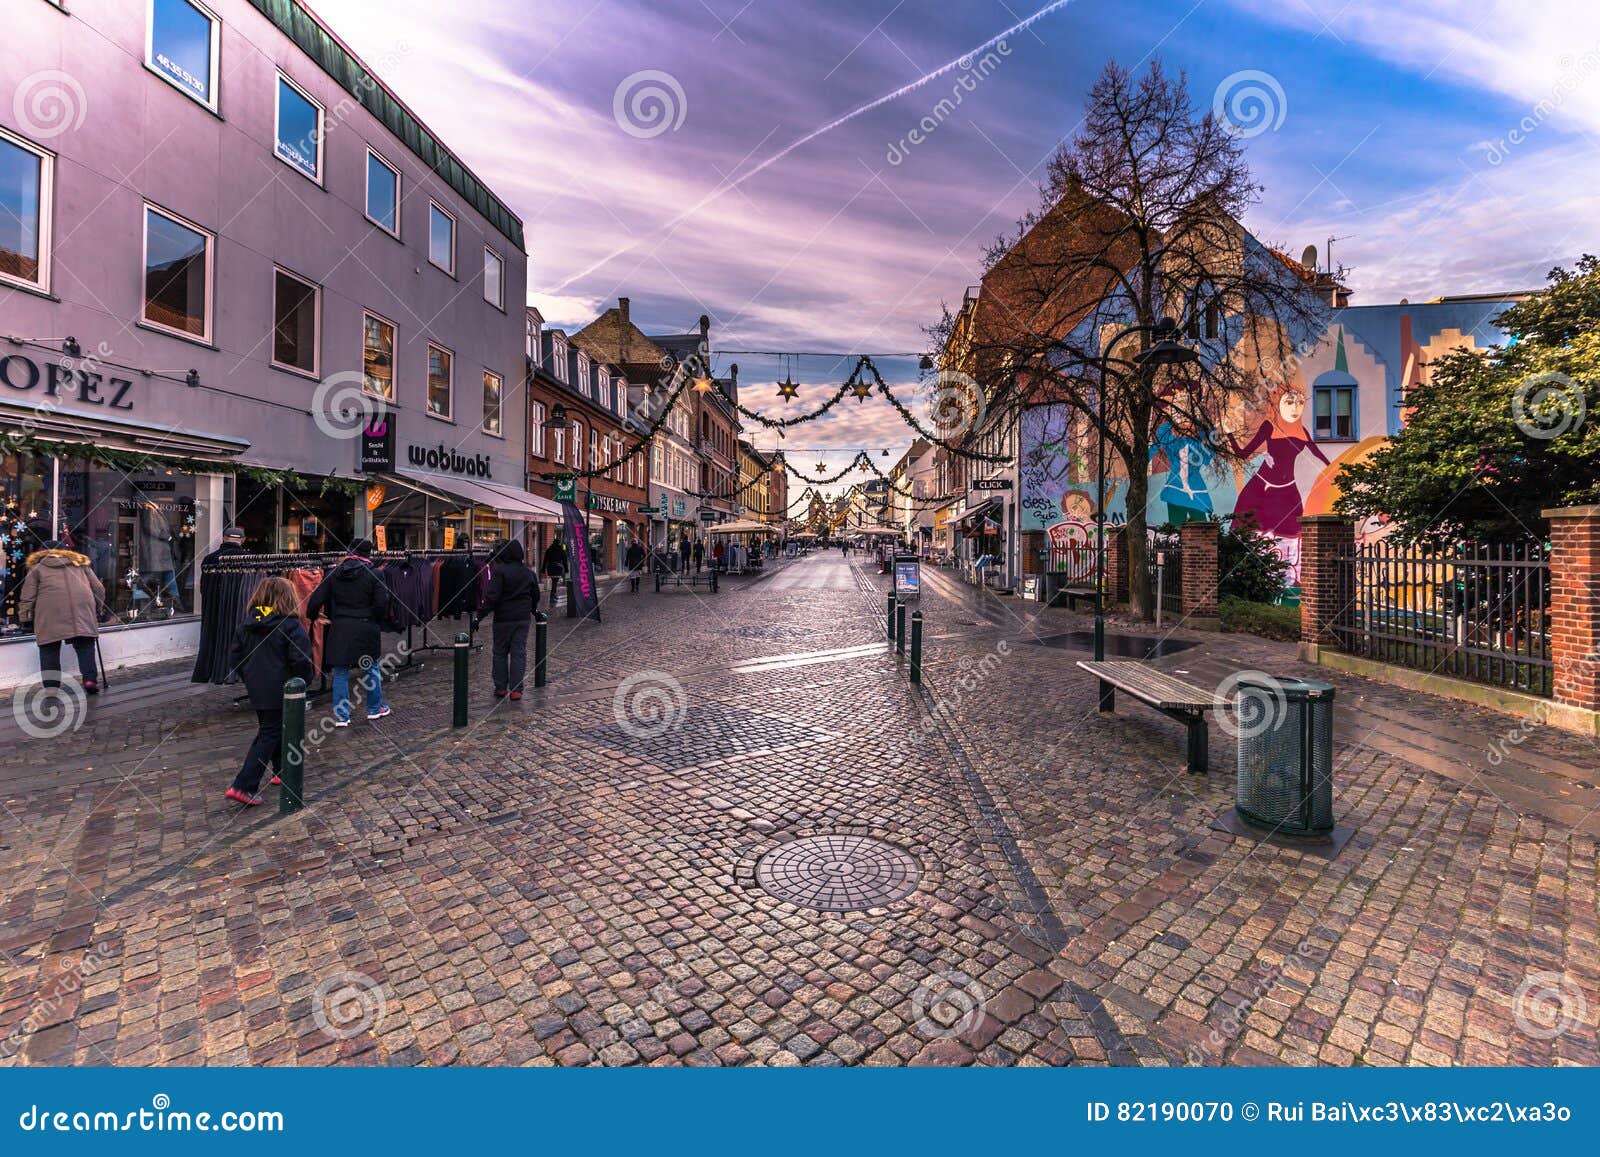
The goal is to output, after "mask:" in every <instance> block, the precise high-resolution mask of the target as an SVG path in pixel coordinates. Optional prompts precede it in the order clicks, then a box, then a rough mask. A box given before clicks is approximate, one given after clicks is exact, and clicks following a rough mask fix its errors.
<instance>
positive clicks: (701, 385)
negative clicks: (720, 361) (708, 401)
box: [694, 373, 712, 394]
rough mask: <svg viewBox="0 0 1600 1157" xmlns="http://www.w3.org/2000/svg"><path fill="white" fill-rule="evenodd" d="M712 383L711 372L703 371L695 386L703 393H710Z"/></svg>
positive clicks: (696, 379)
mask: <svg viewBox="0 0 1600 1157" xmlns="http://www.w3.org/2000/svg"><path fill="white" fill-rule="evenodd" d="M711 385H712V382H711V375H710V374H706V373H702V374H701V375H700V376H699V377H697V378H695V380H694V388H695V389H696V390H698V391H699V392H700V393H702V394H709V393H710V392H711Z"/></svg>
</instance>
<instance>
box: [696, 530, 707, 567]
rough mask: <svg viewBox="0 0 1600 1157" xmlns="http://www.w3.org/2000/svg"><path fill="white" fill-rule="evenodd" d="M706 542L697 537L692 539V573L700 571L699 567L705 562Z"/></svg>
mask: <svg viewBox="0 0 1600 1157" xmlns="http://www.w3.org/2000/svg"><path fill="white" fill-rule="evenodd" d="M705 557H706V544H705V543H703V542H701V541H700V540H699V539H698V538H697V539H695V540H694V573H695V574H699V573H700V567H701V565H702V564H703V563H704V562H705Z"/></svg>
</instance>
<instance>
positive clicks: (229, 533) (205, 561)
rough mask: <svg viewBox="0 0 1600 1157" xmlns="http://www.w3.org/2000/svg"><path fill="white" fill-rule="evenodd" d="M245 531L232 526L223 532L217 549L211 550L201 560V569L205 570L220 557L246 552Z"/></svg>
mask: <svg viewBox="0 0 1600 1157" xmlns="http://www.w3.org/2000/svg"><path fill="white" fill-rule="evenodd" d="M244 553H245V549H244V531H242V530H240V529H239V528H238V527H237V526H230V527H228V528H227V529H226V530H224V531H223V532H222V541H221V542H220V543H219V544H218V545H217V549H216V550H213V551H210V552H209V553H207V554H206V556H205V557H204V558H202V559H201V560H200V570H201V571H202V572H203V571H204V570H205V569H206V567H208V566H210V565H211V564H212V563H213V562H215V561H216V560H217V559H219V558H227V557H228V556H229V555H230V554H244Z"/></svg>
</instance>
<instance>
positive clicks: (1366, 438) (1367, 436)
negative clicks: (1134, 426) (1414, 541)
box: [1020, 298, 1515, 585]
mask: <svg viewBox="0 0 1600 1157" xmlns="http://www.w3.org/2000/svg"><path fill="white" fill-rule="evenodd" d="M1514 300H1515V299H1513V298H1496V299H1491V300H1459V301H1451V300H1448V299H1446V300H1441V301H1436V302H1427V303H1424V304H1419V305H1388V306H1354V307H1347V308H1345V309H1342V310H1338V311H1335V312H1334V313H1333V314H1332V315H1331V320H1330V323H1329V325H1328V327H1327V328H1326V329H1325V330H1324V332H1323V333H1322V334H1320V335H1319V336H1318V337H1317V339H1316V340H1315V341H1314V342H1310V343H1308V345H1307V349H1306V351H1305V352H1304V353H1303V354H1302V355H1301V356H1300V358H1299V359H1298V361H1297V362H1295V363H1294V364H1293V365H1291V366H1289V367H1286V368H1285V370H1284V371H1283V374H1282V378H1281V380H1278V381H1268V382H1267V383H1265V388H1264V389H1263V390H1262V392H1261V393H1260V394H1258V395H1257V396H1256V397H1255V398H1253V399H1248V400H1246V399H1240V400H1238V401H1237V402H1236V403H1235V404H1234V405H1233V406H1231V407H1230V408H1229V412H1228V413H1225V414H1222V415H1219V417H1218V421H1217V427H1216V429H1215V430H1208V431H1207V430H1196V429H1192V428H1188V427H1185V426H1183V425H1182V424H1181V423H1180V422H1178V421H1177V420H1176V419H1173V420H1166V419H1163V420H1162V421H1161V422H1160V423H1159V424H1158V425H1157V427H1156V430H1155V433H1154V437H1153V440H1152V445H1151V448H1150V470H1149V500H1148V503H1147V505H1146V508H1145V519H1146V522H1147V524H1148V525H1150V526H1152V527H1161V526H1169V525H1171V526H1181V525H1182V524H1183V523H1185V522H1189V521H1193V520H1196V519H1208V518H1231V517H1235V516H1239V515H1248V516H1249V517H1250V518H1251V519H1252V520H1253V522H1254V523H1255V525H1256V526H1257V527H1258V528H1259V529H1261V530H1262V531H1264V532H1265V533H1267V534H1269V535H1271V536H1272V537H1273V538H1274V539H1275V540H1276V541H1277V546H1278V550H1279V553H1280V554H1281V555H1282V556H1283V558H1284V559H1285V561H1287V562H1288V563H1289V567H1290V582H1291V584H1295V585H1297V584H1298V582H1299V563H1300V518H1301V516H1302V515H1305V514H1327V513H1331V512H1332V510H1333V505H1334V503H1335V502H1336V501H1337V500H1338V497H1339V488H1338V482H1337V476H1338V472H1339V466H1340V464H1341V463H1342V462H1345V461H1355V460H1360V459H1364V458H1366V457H1368V456H1369V455H1371V454H1372V453H1374V452H1375V451H1376V450H1377V449H1378V448H1379V447H1381V446H1382V445H1383V444H1384V442H1385V441H1386V440H1387V438H1388V437H1389V435H1391V434H1393V433H1394V432H1396V431H1397V430H1398V429H1399V428H1400V424H1401V422H1402V421H1403V419H1404V404H1405V399H1406V398H1407V397H1408V396H1409V395H1410V393H1411V391H1413V390H1415V389H1416V388H1417V387H1418V386H1419V385H1422V384H1424V383H1426V382H1427V381H1428V367H1429V365H1431V364H1432V363H1433V362H1434V361H1436V360H1437V359H1438V358H1439V357H1441V356H1443V355H1444V354H1445V353H1448V352H1450V351H1453V350H1458V349H1485V348H1487V347H1488V346H1491V345H1496V344H1501V343H1503V342H1504V341H1505V340H1506V336H1505V334H1504V333H1502V332H1501V331H1500V329H1499V328H1498V327H1497V326H1496V325H1495V324H1494V319H1495V318H1496V317H1497V316H1498V315H1499V314H1500V313H1501V312H1502V311H1504V310H1505V309H1506V307H1507V306H1509V305H1511V304H1512V303H1513V301H1514ZM1070 428H1071V422H1070V415H1069V413H1068V411H1067V408H1066V407H1065V406H1062V405H1048V406H1037V407H1034V408H1032V409H1030V410H1028V411H1025V412H1024V414H1023V417H1022V428H1021V434H1022V439H1021V447H1022V450H1021V453H1022V457H1021V462H1020V468H1021V476H1022V477H1021V501H1022V520H1023V521H1022V529H1023V530H1025V531H1026V530H1038V531H1043V532H1044V534H1045V536H1046V539H1047V541H1048V543H1049V545H1050V547H1051V548H1052V549H1053V550H1057V549H1059V550H1074V549H1076V551H1077V554H1075V555H1073V556H1072V557H1073V558H1077V557H1078V556H1080V555H1083V554H1085V553H1087V552H1086V551H1085V550H1084V549H1083V548H1087V547H1088V545H1089V544H1090V543H1092V541H1093V534H1094V522H1095V513H1096V510H1095V503H1096V498H1097V495H1096V487H1095V480H1094V477H1093V464H1090V466H1089V468H1088V469H1083V468H1082V466H1081V465H1080V464H1078V463H1076V462H1075V460H1074V459H1073V456H1072V454H1071V453H1070V451H1069V448H1068V441H1069V434H1070ZM1223 446H1225V447H1226V448H1227V451H1228V454H1226V455H1224V454H1220V453H1219V452H1218V450H1219V447H1223ZM1106 521H1107V522H1108V523H1109V524H1111V525H1118V524H1122V523H1126V521H1127V481H1126V479H1125V478H1119V477H1116V470H1115V468H1113V469H1112V470H1111V471H1109V472H1108V478H1107V486H1106ZM1383 532H1384V528H1383V526H1382V525H1381V524H1378V523H1375V522H1374V523H1369V524H1367V525H1365V526H1362V527H1359V528H1357V533H1358V536H1359V537H1360V538H1361V539H1363V540H1370V539H1371V538H1374V537H1378V536H1381V535H1382V534H1383ZM1073 565H1074V566H1076V565H1077V564H1076V563H1073ZM1080 569H1081V568H1080Z"/></svg>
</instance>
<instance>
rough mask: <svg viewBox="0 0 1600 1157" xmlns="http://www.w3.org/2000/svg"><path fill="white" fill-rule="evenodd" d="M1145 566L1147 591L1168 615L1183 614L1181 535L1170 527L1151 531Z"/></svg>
mask: <svg viewBox="0 0 1600 1157" xmlns="http://www.w3.org/2000/svg"><path fill="white" fill-rule="evenodd" d="M1148 543H1149V545H1148V546H1147V547H1146V549H1145V565H1146V566H1147V567H1149V570H1150V593H1151V595H1153V596H1154V597H1155V598H1156V599H1157V600H1158V601H1159V602H1160V604H1161V609H1162V611H1163V612H1165V613H1166V614H1169V615H1181V614H1182V613H1183V546H1182V543H1183V538H1182V536H1181V535H1180V534H1179V533H1178V531H1177V530H1176V529H1175V528H1173V527H1170V526H1163V527H1159V528H1157V529H1154V530H1152V531H1150V534H1149V538H1148Z"/></svg>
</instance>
